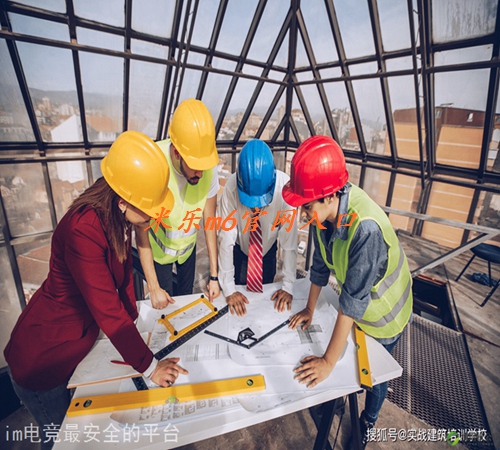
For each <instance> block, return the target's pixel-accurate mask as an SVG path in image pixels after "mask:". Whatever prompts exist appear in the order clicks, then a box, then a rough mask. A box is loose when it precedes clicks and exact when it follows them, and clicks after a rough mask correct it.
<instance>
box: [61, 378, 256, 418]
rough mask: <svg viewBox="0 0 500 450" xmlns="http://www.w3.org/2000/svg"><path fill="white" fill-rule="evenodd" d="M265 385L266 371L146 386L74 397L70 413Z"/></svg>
mask: <svg viewBox="0 0 500 450" xmlns="http://www.w3.org/2000/svg"><path fill="white" fill-rule="evenodd" d="M265 389H266V383H265V380H264V376H263V375H251V376H248V377H240V378H230V379H228V380H217V381H208V382H205V383H196V384H184V385H178V386H172V387H168V388H158V389H147V390H139V391H134V392H122V393H119V394H107V395H95V396H88V397H79V398H74V399H73V400H72V401H71V404H70V406H69V408H68V411H67V413H66V414H67V415H68V417H75V416H83V415H87V414H100V413H109V412H113V411H119V410H123V409H133V408H140V407H143V406H156V405H164V404H165V403H177V402H189V401H192V400H203V399H207V398H215V397H225V396H230V395H241V394H251V393H253V392H258V391H263V390H265Z"/></svg>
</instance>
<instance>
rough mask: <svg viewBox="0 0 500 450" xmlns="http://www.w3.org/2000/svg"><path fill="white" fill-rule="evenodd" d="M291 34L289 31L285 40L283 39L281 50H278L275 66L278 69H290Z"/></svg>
mask: <svg viewBox="0 0 500 450" xmlns="http://www.w3.org/2000/svg"><path fill="white" fill-rule="evenodd" d="M289 35H290V33H289V32H288V31H287V33H286V36H285V38H284V39H283V43H282V44H281V47H280V49H279V50H278V54H277V55H276V58H275V59H274V63H273V65H274V66H278V67H284V68H287V67H288V38H289Z"/></svg>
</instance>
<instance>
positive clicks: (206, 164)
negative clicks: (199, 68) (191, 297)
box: [136, 98, 220, 309]
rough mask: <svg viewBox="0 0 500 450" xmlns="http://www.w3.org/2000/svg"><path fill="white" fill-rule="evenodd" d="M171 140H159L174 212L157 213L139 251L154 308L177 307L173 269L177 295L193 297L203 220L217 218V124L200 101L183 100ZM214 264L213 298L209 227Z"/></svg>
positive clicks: (211, 293)
mask: <svg viewBox="0 0 500 450" xmlns="http://www.w3.org/2000/svg"><path fill="white" fill-rule="evenodd" d="M168 134H169V136H170V139H166V140H164V141H159V142H157V144H158V146H159V147H160V148H161V150H162V151H163V153H164V155H165V157H166V158H167V161H168V164H169V166H170V174H171V176H170V180H169V183H168V188H169V189H170V191H171V192H172V193H173V195H174V199H175V203H174V207H173V209H172V211H158V213H157V214H156V217H153V218H152V221H151V224H150V226H149V227H148V229H146V230H144V229H140V230H139V229H136V241H137V249H138V251H139V257H140V260H141V265H142V268H143V271H144V275H145V277H146V281H147V283H148V288H149V291H150V295H151V303H152V305H153V307H155V308H158V309H161V308H164V307H165V306H167V305H168V304H169V303H173V302H174V300H173V299H172V298H171V295H172V294H173V278H172V266H173V264H174V263H175V264H176V269H177V288H178V289H177V295H187V294H192V292H193V284H194V274H195V266H196V238H197V231H198V229H199V227H200V225H199V222H200V220H201V218H202V217H203V218H204V220H206V219H207V218H208V217H214V216H215V214H216V205H217V191H218V190H219V180H218V174H217V164H218V162H219V156H218V154H217V148H216V146H215V126H214V122H213V119H212V116H211V114H210V112H209V111H208V109H207V107H206V106H205V105H204V104H203V103H202V102H201V101H199V100H195V99H192V98H191V99H188V100H184V101H183V102H182V103H181V104H180V105H179V106H178V107H177V108H176V110H175V111H174V114H173V116H172V120H171V122H170V125H169V127H168ZM205 240H206V244H207V250H208V257H209V262H210V279H209V282H208V286H207V289H208V297H209V299H210V300H212V299H213V298H216V297H218V296H219V294H220V288H219V282H218V278H217V236H216V230H215V229H205Z"/></svg>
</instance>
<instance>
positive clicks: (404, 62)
mask: <svg viewBox="0 0 500 450" xmlns="http://www.w3.org/2000/svg"><path fill="white" fill-rule="evenodd" d="M419 63H420V59H419V58H417V64H418V67H420V64H419ZM385 68H386V70H387V72H393V71H396V70H408V69H413V61H412V57H411V56H403V57H402V58H391V59H387V60H386V61H385Z"/></svg>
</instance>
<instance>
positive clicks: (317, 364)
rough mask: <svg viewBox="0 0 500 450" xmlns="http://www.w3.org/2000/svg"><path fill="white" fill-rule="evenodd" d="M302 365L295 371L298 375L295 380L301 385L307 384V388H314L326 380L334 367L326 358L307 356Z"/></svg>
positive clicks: (301, 362)
mask: <svg viewBox="0 0 500 450" xmlns="http://www.w3.org/2000/svg"><path fill="white" fill-rule="evenodd" d="M300 364H301V365H300V366H299V367H297V368H296V369H294V370H293V371H294V372H295V373H296V374H297V375H296V376H295V379H296V380H297V381H298V382H299V383H301V384H306V385H307V388H313V387H314V386H316V385H317V384H318V383H321V382H322V381H323V380H326V379H327V378H328V376H329V375H330V373H331V372H332V370H333V367H334V366H333V365H331V364H330V363H329V362H328V361H327V360H326V359H325V357H324V356H322V357H321V358H318V357H317V356H307V357H305V358H304V359H302V360H301V361H300Z"/></svg>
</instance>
